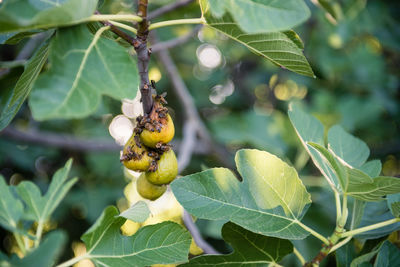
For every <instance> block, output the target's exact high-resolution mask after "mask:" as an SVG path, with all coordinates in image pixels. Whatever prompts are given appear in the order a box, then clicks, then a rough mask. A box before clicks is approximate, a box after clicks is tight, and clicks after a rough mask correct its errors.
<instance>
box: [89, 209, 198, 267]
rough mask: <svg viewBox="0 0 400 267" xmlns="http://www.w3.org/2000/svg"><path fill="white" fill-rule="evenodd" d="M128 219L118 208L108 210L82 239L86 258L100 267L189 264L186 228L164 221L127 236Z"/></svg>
mask: <svg viewBox="0 0 400 267" xmlns="http://www.w3.org/2000/svg"><path fill="white" fill-rule="evenodd" d="M124 222H125V219H124V218H122V217H119V216H118V211H117V209H116V208H115V207H112V206H111V207H108V208H106V209H105V210H104V212H103V214H102V215H101V216H100V218H99V219H98V220H97V221H96V223H95V224H94V225H93V226H92V227H91V228H90V229H89V230H88V231H87V232H86V233H85V234H84V235H83V236H82V240H83V242H84V243H85V245H86V249H87V253H86V254H85V258H88V259H90V260H92V261H93V262H94V263H95V264H96V265H98V266H147V265H153V264H173V263H182V262H185V261H187V258H188V254H189V247H190V243H191V236H190V234H189V232H188V231H186V230H185V229H184V228H183V227H182V226H180V225H178V224H176V223H173V222H163V223H160V224H156V225H150V226H145V227H143V228H141V229H139V231H138V232H137V233H136V234H135V235H133V236H123V235H121V233H120V227H121V226H122V224H123V223H124Z"/></svg>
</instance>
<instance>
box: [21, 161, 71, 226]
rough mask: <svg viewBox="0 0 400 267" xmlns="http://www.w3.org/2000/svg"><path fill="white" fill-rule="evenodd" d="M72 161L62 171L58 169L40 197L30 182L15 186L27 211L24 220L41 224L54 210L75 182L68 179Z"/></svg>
mask: <svg viewBox="0 0 400 267" xmlns="http://www.w3.org/2000/svg"><path fill="white" fill-rule="evenodd" d="M71 165H72V160H71V159H70V160H68V161H67V163H66V164H65V166H64V167H63V168H62V169H59V170H58V171H57V172H56V173H55V174H54V176H53V179H52V180H51V183H50V186H49V189H48V190H47V192H46V194H45V195H44V196H42V194H41V193H40V190H39V188H38V187H37V186H36V185H35V184H34V183H32V182H30V181H23V182H21V183H20V184H19V185H18V186H17V192H18V194H19V196H20V197H21V198H22V199H23V200H24V202H25V204H26V205H27V207H28V209H27V211H26V212H25V216H24V217H25V218H26V219H29V220H34V221H37V222H38V223H39V224H43V223H44V222H46V221H47V220H48V218H49V217H50V215H51V214H52V213H53V211H54V210H55V209H56V207H57V206H58V204H60V202H61V200H62V199H63V198H64V197H65V195H66V194H67V193H68V191H69V189H71V187H72V186H73V185H74V184H75V183H76V182H77V178H74V179H70V180H67V179H68V174H69V171H70V169H71Z"/></svg>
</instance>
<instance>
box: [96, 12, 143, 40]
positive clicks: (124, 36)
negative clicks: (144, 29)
mask: <svg viewBox="0 0 400 267" xmlns="http://www.w3.org/2000/svg"><path fill="white" fill-rule="evenodd" d="M95 14H100V12H99V11H96V12H95ZM100 23H102V24H103V25H105V26H110V29H111V31H112V32H113V33H115V34H116V35H118V36H119V37H121V38H122V39H124V40H125V41H127V42H128V43H129V44H131V45H132V46H134V44H135V43H136V38H135V37H133V36H130V35H129V34H127V33H125V32H124V31H122V30H120V29H119V28H118V27H117V26H115V25H113V24H112V23H111V22H109V21H100Z"/></svg>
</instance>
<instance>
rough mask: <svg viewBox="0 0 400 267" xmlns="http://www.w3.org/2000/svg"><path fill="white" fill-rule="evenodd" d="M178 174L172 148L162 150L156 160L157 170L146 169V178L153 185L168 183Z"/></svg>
mask: <svg viewBox="0 0 400 267" xmlns="http://www.w3.org/2000/svg"><path fill="white" fill-rule="evenodd" d="M177 175H178V161H177V160H176V156H175V153H174V151H173V150H172V149H170V150H168V151H166V152H164V153H163V154H162V155H161V157H160V159H159V160H158V161H157V170H156V171H154V172H151V171H147V172H146V173H145V176H146V179H147V180H148V181H149V182H150V183H152V184H155V185H163V184H169V183H170V182H172V181H173V180H174V179H175V177H176V176H177Z"/></svg>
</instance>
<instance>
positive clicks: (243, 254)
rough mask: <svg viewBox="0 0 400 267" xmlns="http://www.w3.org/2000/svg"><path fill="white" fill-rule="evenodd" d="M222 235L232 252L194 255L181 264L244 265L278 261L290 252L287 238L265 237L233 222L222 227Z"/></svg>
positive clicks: (291, 247) (291, 248)
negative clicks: (188, 260)
mask: <svg viewBox="0 0 400 267" xmlns="http://www.w3.org/2000/svg"><path fill="white" fill-rule="evenodd" d="M222 237H223V238H224V240H225V241H226V242H227V243H229V244H230V245H231V246H232V248H233V250H234V252H233V253H231V254H228V255H206V256H200V257H196V258H194V259H192V260H190V262H189V263H187V264H184V265H181V266H218V265H222V264H223V265H225V266H232V267H235V266H245V265H251V264H254V263H256V262H257V264H259V265H261V264H266V265H267V264H273V263H278V262H279V261H281V260H282V258H283V257H284V256H286V255H287V254H290V253H292V251H293V245H292V243H290V241H288V240H283V239H278V238H274V237H267V236H263V235H259V234H256V233H253V232H250V231H248V230H246V229H244V228H242V227H240V226H238V225H235V224H233V223H230V222H229V223H226V224H225V225H224V226H223V228H222Z"/></svg>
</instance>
